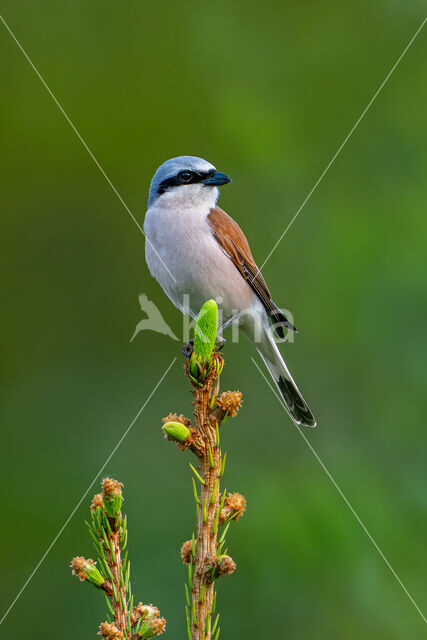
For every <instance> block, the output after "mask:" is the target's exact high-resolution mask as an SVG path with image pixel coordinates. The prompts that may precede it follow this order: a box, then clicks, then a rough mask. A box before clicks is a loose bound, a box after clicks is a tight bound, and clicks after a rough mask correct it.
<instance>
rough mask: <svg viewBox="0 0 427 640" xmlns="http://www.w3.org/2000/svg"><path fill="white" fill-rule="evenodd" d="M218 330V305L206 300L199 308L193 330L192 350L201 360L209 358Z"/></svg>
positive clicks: (213, 301)
mask: <svg viewBox="0 0 427 640" xmlns="http://www.w3.org/2000/svg"><path fill="white" fill-rule="evenodd" d="M217 332H218V305H217V303H216V302H215V300H208V301H207V302H205V304H204V305H203V306H202V308H201V309H200V313H199V315H198V317H197V322H196V328H195V330H194V352H195V353H196V354H197V356H198V357H199V358H200V359H201V360H204V359H206V360H209V359H210V357H211V354H212V351H213V349H214V347H215V341H216V336H217Z"/></svg>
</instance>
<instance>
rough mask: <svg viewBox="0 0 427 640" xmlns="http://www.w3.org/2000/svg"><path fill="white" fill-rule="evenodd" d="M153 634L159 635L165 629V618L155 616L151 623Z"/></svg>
mask: <svg viewBox="0 0 427 640" xmlns="http://www.w3.org/2000/svg"><path fill="white" fill-rule="evenodd" d="M151 628H152V630H153V635H154V636H159V635H160V634H161V633H163V631H164V630H165V629H166V620H165V618H155V619H154V620H153V621H152V623H151Z"/></svg>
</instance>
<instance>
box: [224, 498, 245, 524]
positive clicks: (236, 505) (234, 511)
mask: <svg viewBox="0 0 427 640" xmlns="http://www.w3.org/2000/svg"><path fill="white" fill-rule="evenodd" d="M245 510H246V500H245V498H244V497H243V496H242V495H240V493H229V494H228V495H227V497H226V498H225V502H224V506H223V508H222V511H221V513H220V514H219V523H220V524H224V522H225V521H226V520H227V519H228V518H230V516H233V520H238V519H239V518H241V517H242V515H243V513H244V512H245Z"/></svg>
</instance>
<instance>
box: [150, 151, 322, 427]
mask: <svg viewBox="0 0 427 640" xmlns="http://www.w3.org/2000/svg"><path fill="white" fill-rule="evenodd" d="M228 183H231V179H230V178H229V177H228V176H227V175H226V174H225V173H221V172H220V171H217V170H216V168H215V166H214V165H213V164H211V163H210V162H208V161H207V160H204V159H203V158H198V157H196V156H179V157H176V158H171V159H169V160H167V161H166V162H164V163H163V164H162V165H160V167H159V168H158V169H157V171H156V172H155V174H154V176H153V178H152V181H151V184H150V189H149V197H148V207H147V212H146V215H145V220H144V234H145V259H146V262H147V266H148V269H149V271H150V273H151V275H152V276H153V277H154V278H155V279H156V280H157V282H158V283H159V284H160V286H161V287H162V289H163V291H164V292H165V293H166V295H167V296H168V298H169V299H170V300H171V302H172V303H173V304H174V305H175V307H177V308H178V309H179V310H181V311H182V312H183V313H184V314H185V313H187V314H189V315H190V316H192V317H193V318H196V317H197V315H198V313H199V311H200V309H201V307H202V305H203V304H204V303H205V302H206V300H208V299H214V300H216V301H217V302H218V304H219V307H220V309H221V313H222V318H223V320H224V322H223V325H222V327H221V329H220V332H221V331H222V330H224V329H225V328H226V327H227V326H228V325H229V324H230V323H231V322H232V321H235V322H237V323H238V326H239V329H240V330H241V331H243V333H244V334H246V336H247V337H248V338H249V339H250V340H251V341H252V342H253V343H254V344H255V347H256V349H257V350H258V353H259V354H260V356H261V358H262V360H263V361H264V363H265V365H266V367H267V369H268V371H269V373H270V375H271V377H272V378H273V380H274V383H275V385H276V387H277V389H278V390H279V392H280V394H281V396H282V398H283V400H284V404H285V408H286V409H287V412H288V414H289V416H290V417H291V418H292V420H293V421H294V423H295V424H296V425H298V426H299V425H304V426H309V427H315V426H316V419H315V417H314V415H313V413H312V412H311V410H310V408H309V406H308V404H307V403H306V401H305V400H304V398H303V396H302V394H301V392H300V391H299V389H298V387H297V385H296V383H295V381H294V379H293V378H292V376H291V374H290V372H289V369H288V368H287V366H286V363H285V361H284V359H283V357H282V355H281V353H280V351H279V349H278V346H277V344H276V341H275V337H274V334H273V331H274V332H275V333H276V334H277V336H278V337H279V338H280V339H282V340H283V339H284V338H285V329H287V330H290V331H296V329H295V327H294V326H293V325H292V324H291V323H290V322H289V321H288V319H287V318H286V316H285V315H284V314H283V313H282V311H281V310H280V309H279V308H278V307H277V305H276V304H275V303H274V302H273V300H272V297H271V294H270V291H269V289H268V287H267V284H266V282H265V280H264V278H263V276H262V275H261V272H260V270H259V269H258V267H257V265H256V263H255V260H254V258H253V255H252V252H251V250H250V247H249V244H248V241H247V239H246V237H245V235H244V233H243V231H242V230H241V228H240V227H239V225H238V224H237V223H236V222H235V221H234V220H233V218H231V217H230V216H229V215H228V214H227V213H226V212H225V211H223V210H222V209H221V208H220V207H218V205H217V201H218V197H219V187H221V186H222V185H225V184H228Z"/></svg>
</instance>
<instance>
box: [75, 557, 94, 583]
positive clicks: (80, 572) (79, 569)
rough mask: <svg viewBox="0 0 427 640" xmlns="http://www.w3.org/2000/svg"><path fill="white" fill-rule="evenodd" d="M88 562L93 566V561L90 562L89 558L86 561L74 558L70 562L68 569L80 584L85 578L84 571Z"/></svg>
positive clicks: (81, 558)
mask: <svg viewBox="0 0 427 640" xmlns="http://www.w3.org/2000/svg"><path fill="white" fill-rule="evenodd" d="M88 562H89V563H90V564H93V560H91V559H90V558H89V559H88V560H86V558H84V557H83V556H76V557H75V558H73V559H72V561H71V564H70V567H71V568H72V574H73V576H77V578H78V579H79V580H80V582H84V581H85V580H86V578H87V575H86V573H85V569H86V567H87V565H88Z"/></svg>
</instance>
